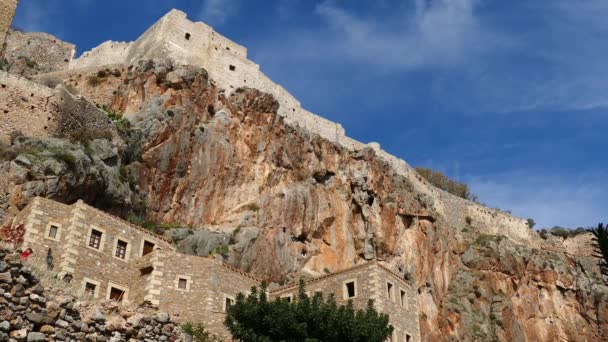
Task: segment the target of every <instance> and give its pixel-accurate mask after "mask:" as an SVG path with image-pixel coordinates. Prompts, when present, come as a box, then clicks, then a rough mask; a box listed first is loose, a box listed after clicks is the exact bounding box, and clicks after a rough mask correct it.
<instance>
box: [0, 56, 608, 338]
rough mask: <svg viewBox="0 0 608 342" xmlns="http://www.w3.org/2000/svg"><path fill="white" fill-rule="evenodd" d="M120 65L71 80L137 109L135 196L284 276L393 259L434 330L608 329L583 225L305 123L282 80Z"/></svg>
mask: <svg viewBox="0 0 608 342" xmlns="http://www.w3.org/2000/svg"><path fill="white" fill-rule="evenodd" d="M121 70H126V68H124V69H121ZM92 72H93V71H92ZM61 76H62V77H65V78H66V81H68V80H69V79H70V78H72V79H73V75H69V74H65V75H61ZM115 81H116V82H113V83H112V84H116V85H117V86H116V89H114V90H112V91H111V89H109V88H108V87H109V84H110V83H108V82H106V83H104V87H105V88H104V89H103V91H102V92H97V93H96V90H95V87H93V86H91V85H90V84H87V83H86V82H80V83H78V84H77V83H76V82H74V83H69V82H67V83H68V84H70V85H71V86H73V87H76V88H78V91H79V92H80V93H81V94H82V95H83V96H85V97H89V98H92V97H94V96H95V98H96V101H97V102H99V103H100V104H104V105H108V106H110V107H111V108H112V109H113V110H117V111H119V112H122V113H124V115H125V116H126V117H127V118H129V120H130V121H131V125H132V131H131V133H130V134H129V136H128V137H126V138H125V139H126V140H127V141H126V144H125V145H124V146H126V148H127V150H126V151H124V152H122V153H121V154H117V156H118V162H117V163H118V164H119V165H124V166H123V168H126V170H125V171H124V172H123V171H121V172H122V173H125V174H127V175H129V178H130V179H131V180H132V182H131V184H128V185H126V186H127V187H128V188H129V189H128V190H125V191H124V193H125V195H128V196H129V197H130V199H129V200H128V201H120V200H119V198H120V196H115V195H113V196H111V197H110V198H113V199H112V200H111V201H116V202H117V204H119V205H118V206H119V207H120V208H125V207H129V206H130V207H131V208H132V209H136V210H143V211H144V212H145V214H146V215H147V216H148V218H149V219H153V220H157V221H163V222H167V223H178V224H181V225H188V226H191V227H193V228H195V227H203V226H205V227H207V228H208V229H211V230H215V231H219V232H220V233H218V235H217V236H215V237H214V240H217V241H219V242H217V243H218V244H219V243H222V241H225V240H229V241H228V242H227V248H226V249H227V250H225V251H222V253H221V254H224V255H225V257H226V258H227V260H228V261H229V262H231V263H233V264H235V265H236V266H239V267H241V268H242V269H244V270H246V271H249V272H254V273H256V275H258V276H259V277H265V278H267V279H270V280H274V281H279V280H284V279H292V278H293V277H294V276H295V275H297V274H300V273H308V274H315V275H320V274H323V273H325V272H327V271H337V270H340V269H343V268H346V267H349V266H352V265H355V264H357V263H360V262H363V261H364V260H370V259H380V260H384V261H386V262H387V263H389V264H390V265H392V266H393V268H394V270H395V271H396V272H399V273H401V274H403V276H404V277H411V278H412V279H413V281H414V283H415V284H416V287H417V289H418V294H419V298H418V299H419V302H420V327H421V332H422V336H423V339H424V340H425V341H448V340H466V341H492V340H501V341H520V340H528V341H556V340H570V341H585V340H586V341H599V340H601V339H602V334H604V333H605V332H606V331H608V322H607V319H606V317H608V304H607V302H606V297H608V296H607V294H608V288H606V286H604V285H602V282H601V279H600V277H599V275H598V272H597V271H598V270H597V267H596V261H595V260H593V259H592V258H591V257H589V256H588V255H589V254H588V253H587V252H586V251H584V250H581V248H579V247H578V246H579V244H578V243H576V241H575V242H572V241H570V240H569V241H568V244H567V245H566V246H564V244H563V243H562V241H553V242H551V241H544V240H542V239H540V238H539V237H538V236H537V235H536V234H535V233H533V232H531V231H530V229H528V228H527V227H525V224H524V223H523V222H525V221H523V220H521V219H517V218H514V217H511V216H509V215H505V214H503V213H500V212H497V211H493V210H490V209H487V208H484V207H482V206H479V205H476V204H473V203H468V202H465V201H462V200H458V199H455V198H453V197H451V196H449V195H447V194H445V193H442V192H440V191H439V190H437V189H434V188H432V187H431V186H429V185H428V184H426V183H425V182H424V181H423V180H422V179H420V178H419V177H417V176H416V174H415V173H411V172H410V170H409V167H408V166H407V165H406V164H405V163H401V164H399V162H395V161H394V160H393V159H392V157H390V156H387V155H386V154H385V153H384V152H383V151H381V150H380V149H379V148H377V146H374V145H371V146H366V145H361V148H356V149H352V148H346V147H344V146H343V145H342V144H339V143H336V142H335V141H329V140H327V139H324V138H321V137H320V136H318V135H316V134H314V133H311V132H310V131H308V130H306V129H303V128H300V127H297V126H295V127H294V126H293V125H291V124H288V123H287V122H286V121H285V119H284V118H282V117H281V116H279V115H277V110H278V107H279V104H278V103H277V101H276V100H275V99H274V98H273V97H272V96H270V95H268V94H264V93H261V92H259V91H257V90H254V89H239V90H236V91H234V92H233V93H232V94H231V95H230V96H229V97H227V96H225V95H224V92H223V91H221V90H220V89H218V88H216V87H215V86H214V85H213V82H212V81H211V80H209V79H208V76H207V73H206V72H205V70H202V69H200V68H196V67H193V66H188V67H173V66H172V65H171V63H169V62H158V61H157V62H156V63H152V62H150V63H143V64H141V65H140V66H139V67H134V68H130V69H129V72H122V73H121V75H120V76H119V77H118V78H117V79H116V80H115ZM106 164H107V163H106ZM17 166H20V165H16V166H15V167H17ZM12 167H13V166H12V164H10V163H9V164H5V168H7V170H8V171H7V172H13V170H12ZM115 171H116V172H117V171H118V170H115ZM69 172H70V171H69V170H66V173H68V174H69ZM113 172H114V171H113ZM31 181H32V179H31V176H30V178H27V177H25V178H23V181H22V183H20V184H25V185H22V186H21V187H20V188H19V189H25V188H27V187H29V185H28V184H30V183H29V182H31ZM36 181H38V179H36ZM1 184H2V182H1V181H0V185H1ZM85 186H86V185H85V184H82V185H78V184H76V185H75V187H80V188H84V187H85ZM7 187H8V188H10V186H9V185H7ZM15 189H17V188H15V187H12V188H11V189H9V190H7V193H13V194H14V193H19V194H22V195H23V196H25V197H27V196H28V195H27V193H25V192H23V191H22V190H18V189H17V190H15ZM81 190H82V189H81ZM71 193H76V190H71ZM114 194H119V192H114ZM0 200H1V198H0ZM21 200H22V201H24V199H21ZM69 200H70V199H66V201H69ZM0 202H1V201H0ZM467 217H468V218H467ZM182 232H183V230H182V231H180V232H179V233H180V234H181V233H182ZM186 234H187V232H186ZM182 238H183V237H180V239H182ZM192 240H196V239H192ZM208 240H209V239H208ZM183 241H186V240H183ZM209 241H210V240H209ZM207 242H208V241H207ZM583 246H586V244H583ZM190 247H191V246H186V247H184V248H185V249H186V250H188V249H190V250H192V251H194V250H195V249H196V248H194V249H192V248H190ZM224 247H225V246H224ZM204 249H205V251H206V252H208V251H209V250H211V249H212V248H211V247H210V246H209V245H205V246H204ZM566 252H567V253H566Z"/></svg>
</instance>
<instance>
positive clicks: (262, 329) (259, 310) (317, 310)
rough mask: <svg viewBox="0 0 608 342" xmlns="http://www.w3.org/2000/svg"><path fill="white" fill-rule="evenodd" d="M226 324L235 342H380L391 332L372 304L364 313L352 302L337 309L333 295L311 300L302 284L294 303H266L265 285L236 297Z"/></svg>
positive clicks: (284, 301) (383, 316) (381, 315)
mask: <svg viewBox="0 0 608 342" xmlns="http://www.w3.org/2000/svg"><path fill="white" fill-rule="evenodd" d="M225 324H226V327H228V329H229V330H230V332H231V333H232V336H233V337H234V338H236V339H239V340H240V341H244V342H249V341H307V342H313V341H327V342H331V341H336V342H337V341H361V342H363V341H365V342H382V341H386V339H387V338H388V337H389V336H390V334H391V333H392V331H393V327H392V326H390V325H389V317H388V315H386V314H380V313H378V312H377V311H376V309H375V308H374V306H373V302H372V301H371V300H370V301H369V303H368V306H367V309H366V310H355V309H354V308H353V304H352V302H349V303H348V304H347V305H340V306H338V305H337V304H336V301H335V299H334V297H333V295H330V296H329V298H327V300H324V299H323V297H322V295H321V294H320V293H316V294H315V295H314V296H313V297H312V298H310V297H309V296H308V295H307V294H306V290H305V288H304V282H303V281H300V288H299V294H298V298H297V300H296V301H294V302H290V301H288V300H287V299H279V298H277V299H276V300H274V301H272V302H271V301H268V298H267V296H266V288H265V286H264V285H263V286H262V288H261V289H260V290H259V291H258V289H257V288H255V287H254V288H252V290H251V294H250V295H249V296H247V297H245V295H243V294H242V293H241V294H239V296H238V297H237V299H236V303H235V304H234V305H232V306H231V307H230V308H229V309H228V315H227V316H226V321H225Z"/></svg>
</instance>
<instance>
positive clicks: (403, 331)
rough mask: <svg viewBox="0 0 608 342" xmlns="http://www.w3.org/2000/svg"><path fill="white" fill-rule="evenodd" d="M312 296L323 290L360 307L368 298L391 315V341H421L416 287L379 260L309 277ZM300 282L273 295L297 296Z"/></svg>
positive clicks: (274, 291) (271, 295)
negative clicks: (392, 329) (312, 277)
mask: <svg viewBox="0 0 608 342" xmlns="http://www.w3.org/2000/svg"><path fill="white" fill-rule="evenodd" d="M305 286H306V291H307V293H308V294H309V295H310V296H312V295H314V294H315V293H317V292H320V293H321V294H322V295H323V297H325V298H327V296H328V295H329V294H333V295H334V297H335V299H336V302H337V303H338V304H346V302H347V301H349V300H352V302H353V305H354V307H355V308H357V309H364V308H365V307H366V306H367V302H368V300H369V299H373V300H374V305H375V307H376V309H377V310H378V311H379V312H383V313H386V314H388V315H389V318H390V322H391V324H392V325H393V327H394V328H395V330H394V331H393V335H392V336H391V338H390V341H391V342H413V341H420V328H419V326H418V299H417V295H416V290H415V289H414V288H413V287H412V285H411V284H409V283H408V282H406V281H405V280H404V279H403V277H402V276H399V275H398V274H396V273H395V272H393V271H391V270H389V269H388V268H386V267H384V266H382V264H380V263H379V262H377V261H374V262H367V263H364V264H361V265H357V266H354V267H352V268H349V269H346V270H343V271H339V272H336V273H332V274H328V275H325V276H322V277H319V278H315V279H312V280H309V281H307V282H306V283H305ZM297 295H298V285H289V286H285V287H281V288H278V289H275V290H272V291H271V292H270V298H277V297H278V298H288V300H293V299H295V298H297Z"/></svg>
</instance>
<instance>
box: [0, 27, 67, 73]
mask: <svg viewBox="0 0 608 342" xmlns="http://www.w3.org/2000/svg"><path fill="white" fill-rule="evenodd" d="M75 51H76V50H75V46H74V45H73V44H70V43H67V42H64V41H61V40H60V39H57V38H56V37H53V36H51V35H50V34H47V33H43V32H21V31H16V30H10V31H9V33H8V34H7V36H6V49H5V51H4V57H5V58H6V59H7V60H8V61H9V63H10V62H14V61H16V60H17V59H19V58H27V59H28V60H29V61H30V63H33V65H35V67H34V68H35V69H36V71H37V72H38V73H46V72H52V71H59V70H64V69H67V68H68V65H69V62H70V60H72V58H73V56H74V52H75Z"/></svg>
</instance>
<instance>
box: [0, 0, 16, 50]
mask: <svg viewBox="0 0 608 342" xmlns="http://www.w3.org/2000/svg"><path fill="white" fill-rule="evenodd" d="M18 3H19V0H0V56H1V55H2V53H3V50H4V40H5V39H6V35H7V33H8V31H9V29H10V28H11V23H12V22H13V17H14V16H15V10H16V9H17V4H18Z"/></svg>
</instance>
